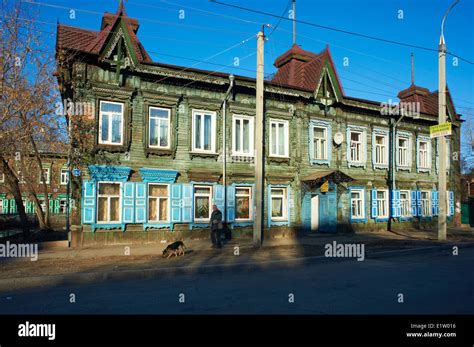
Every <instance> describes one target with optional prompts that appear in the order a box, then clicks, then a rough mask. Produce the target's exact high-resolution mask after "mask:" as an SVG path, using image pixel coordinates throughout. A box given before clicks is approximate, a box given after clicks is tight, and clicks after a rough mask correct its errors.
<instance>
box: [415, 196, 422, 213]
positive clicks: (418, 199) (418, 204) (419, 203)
mask: <svg viewBox="0 0 474 347" xmlns="http://www.w3.org/2000/svg"><path fill="white" fill-rule="evenodd" d="M416 209H417V214H418V216H422V215H423V207H422V205H421V191H419V190H417V191H416Z"/></svg>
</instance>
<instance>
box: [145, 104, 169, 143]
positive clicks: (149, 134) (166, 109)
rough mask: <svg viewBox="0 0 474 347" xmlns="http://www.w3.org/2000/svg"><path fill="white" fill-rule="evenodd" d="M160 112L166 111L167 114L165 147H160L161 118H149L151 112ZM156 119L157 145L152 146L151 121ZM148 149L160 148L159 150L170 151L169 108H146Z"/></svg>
mask: <svg viewBox="0 0 474 347" xmlns="http://www.w3.org/2000/svg"><path fill="white" fill-rule="evenodd" d="M152 109H153V110H161V111H166V112H167V113H168V118H167V120H166V122H167V123H168V145H167V146H161V145H160V132H159V129H160V125H161V122H164V120H163V119H162V118H158V117H152V116H151V110H152ZM152 118H153V119H156V120H157V122H158V144H157V145H152V144H151V119H152ZM148 147H149V148H160V149H170V148H171V110H170V109H169V108H164V107H156V106H150V107H148Z"/></svg>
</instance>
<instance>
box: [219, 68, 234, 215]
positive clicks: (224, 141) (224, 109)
mask: <svg viewBox="0 0 474 347" xmlns="http://www.w3.org/2000/svg"><path fill="white" fill-rule="evenodd" d="M234 80H235V78H234V75H232V74H231V75H229V88H228V89H227V91H226V93H225V96H224V101H223V102H222V154H223V155H222V184H223V185H224V211H222V212H223V220H225V221H227V168H226V164H227V136H226V135H227V127H226V125H227V99H228V98H229V95H230V93H231V91H232V89H233V88H234Z"/></svg>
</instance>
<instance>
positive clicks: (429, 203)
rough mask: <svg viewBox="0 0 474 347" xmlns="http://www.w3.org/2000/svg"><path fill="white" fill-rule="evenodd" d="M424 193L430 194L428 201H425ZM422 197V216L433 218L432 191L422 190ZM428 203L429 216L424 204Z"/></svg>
mask: <svg viewBox="0 0 474 347" xmlns="http://www.w3.org/2000/svg"><path fill="white" fill-rule="evenodd" d="M423 193H427V194H428V198H427V199H423ZM420 197H421V216H422V217H431V191H429V190H422V191H421V192H420ZM425 201H427V202H428V214H425V205H424V202H425Z"/></svg>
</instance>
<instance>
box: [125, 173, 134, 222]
mask: <svg viewBox="0 0 474 347" xmlns="http://www.w3.org/2000/svg"><path fill="white" fill-rule="evenodd" d="M134 198H135V183H134V182H125V183H124V184H123V204H122V206H123V208H122V220H123V222H124V223H133V222H134V220H135V218H134V214H135V208H134V207H135V202H134Z"/></svg>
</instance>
